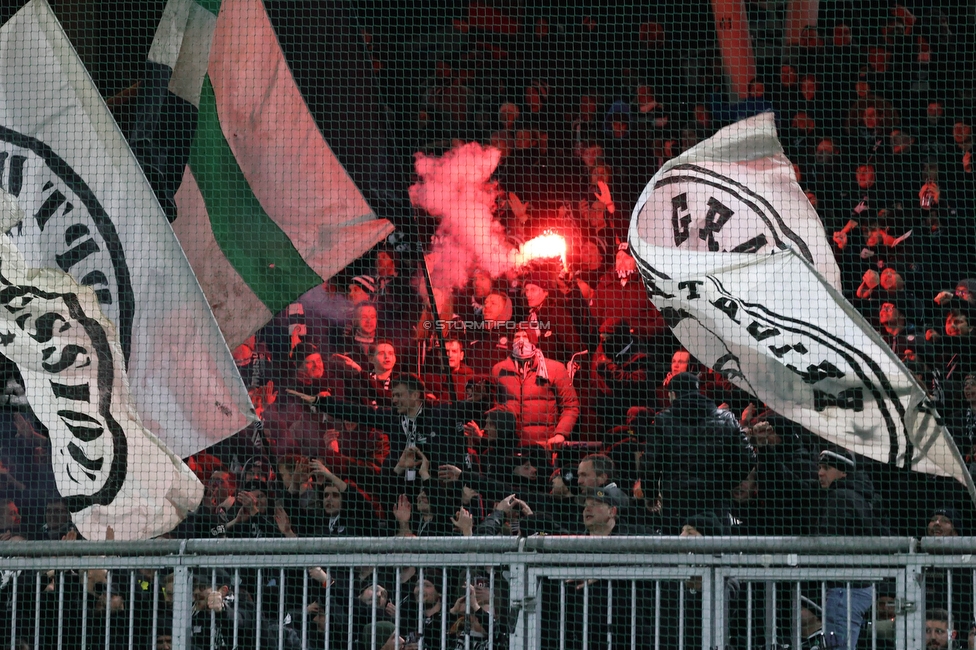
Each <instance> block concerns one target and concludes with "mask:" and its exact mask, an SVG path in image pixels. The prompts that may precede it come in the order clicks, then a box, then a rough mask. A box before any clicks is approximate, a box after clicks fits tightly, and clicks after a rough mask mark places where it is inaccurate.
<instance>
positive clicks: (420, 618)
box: [417, 567, 424, 650]
mask: <svg viewBox="0 0 976 650" xmlns="http://www.w3.org/2000/svg"><path fill="white" fill-rule="evenodd" d="M417 588H418V589H420V595H419V597H418V598H417V634H418V635H419V636H420V638H419V639H418V640H417V650H424V567H420V569H418V571H417Z"/></svg>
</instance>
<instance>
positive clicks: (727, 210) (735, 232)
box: [630, 116, 976, 498]
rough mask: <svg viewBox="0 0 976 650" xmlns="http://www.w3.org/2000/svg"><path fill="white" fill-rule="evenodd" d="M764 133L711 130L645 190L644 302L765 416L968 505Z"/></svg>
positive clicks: (938, 436)
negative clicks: (942, 480)
mask: <svg viewBox="0 0 976 650" xmlns="http://www.w3.org/2000/svg"><path fill="white" fill-rule="evenodd" d="M770 127H771V122H769V121H768V116H759V117H757V118H751V119H749V120H744V121H743V122H740V123H738V124H735V125H733V126H732V127H728V128H727V129H723V130H722V131H719V132H718V133H717V134H716V135H715V136H713V138H711V139H710V140H708V141H706V142H703V143H701V144H700V145H699V146H698V147H696V148H695V149H693V150H690V151H689V152H686V153H685V154H684V155H683V156H681V157H680V159H676V160H674V161H672V162H671V163H670V164H669V165H667V166H665V167H664V168H662V169H661V171H660V172H659V173H658V174H656V175H655V176H654V178H653V179H652V180H651V182H650V184H649V185H648V187H647V189H645V191H644V194H643V195H642V201H641V204H640V205H638V207H637V208H636V209H635V211H634V215H633V219H632V221H631V226H630V247H631V251H632V253H633V254H634V257H635V258H636V260H637V262H638V268H639V270H640V272H641V275H642V277H643V279H644V282H645V286H646V288H647V292H648V296H649V297H650V299H651V301H652V302H653V303H654V305H655V306H656V307H657V308H658V309H659V310H661V313H662V315H663V316H664V318H665V319H666V320H667V322H668V324H669V326H670V327H671V328H672V330H673V331H674V333H675V336H677V338H678V340H679V341H681V343H682V344H683V345H684V346H685V347H686V348H687V349H688V350H689V351H690V352H691V354H693V355H694V356H695V357H696V358H698V359H699V360H700V361H701V362H702V363H704V364H706V365H707V366H708V367H710V368H712V369H714V370H715V371H717V372H719V373H721V374H722V376H723V377H725V378H726V379H727V380H729V381H730V382H731V383H732V384H734V385H735V386H737V387H739V388H741V389H743V390H745V391H748V392H749V393H751V394H752V395H754V396H756V397H757V398H758V399H760V400H762V401H763V402H764V403H765V404H767V405H768V406H769V407H770V408H771V409H773V410H774V411H775V412H777V413H779V414H781V415H783V416H784V417H786V418H788V419H790V420H792V421H794V422H797V423H799V424H801V425H803V426H804V427H806V428H807V429H809V430H810V431H812V432H814V433H815V434H817V435H818V436H820V437H822V438H824V439H826V440H829V441H831V442H833V443H835V444H837V445H840V446H841V447H844V448H846V449H850V450H852V451H854V452H856V453H858V454H861V455H863V456H866V457H868V458H872V459H874V460H877V461H880V462H884V463H889V464H892V465H897V466H899V467H903V468H910V469H912V470H915V471H919V472H924V473H928V474H935V475H939V476H949V477H953V478H955V479H957V480H958V481H960V482H961V483H963V484H964V485H966V486H967V487H968V488H969V491H970V494H971V495H973V496H974V498H976V489H974V486H973V482H972V478H971V477H970V475H969V472H968V471H967V470H966V467H965V464H964V463H963V459H962V457H961V456H960V454H959V451H958V450H957V449H956V446H955V444H954V443H953V441H952V439H951V437H950V435H949V433H948V431H947V430H946V428H945V426H944V425H943V423H942V421H941V419H940V417H939V415H938V413H937V412H936V411H935V409H934V408H933V407H932V405H931V404H930V403H929V401H928V400H927V398H926V394H925V391H924V390H923V389H922V387H921V386H920V385H919V384H918V383H917V382H916V380H915V378H914V377H913V376H912V374H911V373H910V372H909V371H908V369H907V368H905V366H904V365H903V364H902V363H901V361H899V359H898V358H897V356H895V354H894V353H893V352H892V351H891V350H890V348H888V346H887V345H885V343H884V341H883V340H882V339H881V337H880V336H879V335H878V333H877V332H876V331H875V330H874V329H873V328H872V327H871V326H870V324H868V323H867V322H866V321H865V320H864V319H863V318H862V317H861V316H860V315H859V314H858V313H857V311H856V310H855V309H854V308H853V307H852V306H851V305H850V304H849V303H848V302H847V300H846V299H845V298H844V297H843V295H842V294H841V292H840V291H839V289H838V288H837V286H838V284H837V277H838V274H837V266H836V264H835V263H834V261H833V258H832V257H831V256H830V251H829V248H827V246H826V243H825V239H826V237H825V235H824V232H823V227H822V226H821V224H820V222H819V219H818V218H817V216H816V213H815V212H814V211H813V209H812V207H811V206H810V205H809V202H808V201H807V200H806V198H805V197H804V196H803V195H802V193H799V194H798V191H799V187H798V186H797V185H796V182H795V180H794V179H793V175H792V168H791V166H790V165H789V161H788V160H786V158H785V157H783V156H782V152H781V150H780V149H779V146H778V144H776V145H775V146H773V145H772V143H771V142H770V140H769V138H774V139H775V131H774V130H770ZM695 150H697V151H698V152H699V157H697V158H696V156H695V154H694V152H695ZM743 242H752V243H750V244H749V245H748V246H743V245H741V244H742V243H743ZM726 251H729V252H726ZM731 251H739V252H731Z"/></svg>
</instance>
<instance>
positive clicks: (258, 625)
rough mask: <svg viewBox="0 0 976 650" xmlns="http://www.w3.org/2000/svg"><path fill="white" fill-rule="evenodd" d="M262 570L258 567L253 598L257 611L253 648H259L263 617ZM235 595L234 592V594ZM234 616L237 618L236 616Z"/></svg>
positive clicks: (256, 649) (258, 649) (259, 649)
mask: <svg viewBox="0 0 976 650" xmlns="http://www.w3.org/2000/svg"><path fill="white" fill-rule="evenodd" d="M263 587H264V570H263V569H258V584H257V592H258V593H257V595H256V596H255V598H254V601H255V606H256V607H257V610H258V613H257V616H255V617H254V618H255V621H254V625H255V628H256V629H255V634H254V650H261V620H262V619H263V618H264V604H263V602H262V599H263V597H264V589H263ZM235 595H236V594H235ZM234 618H237V617H236V616H235V617H234Z"/></svg>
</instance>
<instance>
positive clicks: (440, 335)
mask: <svg viewBox="0 0 976 650" xmlns="http://www.w3.org/2000/svg"><path fill="white" fill-rule="evenodd" d="M414 221H415V222H416V217H415V218H414ZM416 225H417V226H418V230H419V225H420V224H416ZM420 267H421V268H422V269H423V270H424V282H425V283H426V285H427V297H428V299H429V300H430V314H431V316H433V317H434V324H433V325H434V331H436V332H437V342H438V343H439V344H440V347H441V353H440V354H439V355H437V359H438V361H439V362H440V363H441V365H442V367H443V369H444V370H445V371H446V373H447V396H448V398H449V399H450V400H451V403H452V404H454V403H456V402H457V389H456V388H455V386H454V372H453V371H452V370H451V363H450V361H448V358H447V345H445V341H444V330H443V329H442V328H441V326H440V322H441V316H440V314H439V313H438V311H437V301H436V300H434V285H433V284H432V283H431V281H430V267H428V266H427V256H426V255H424V254H423V252H421V253H420Z"/></svg>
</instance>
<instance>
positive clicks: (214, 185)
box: [151, 0, 393, 345]
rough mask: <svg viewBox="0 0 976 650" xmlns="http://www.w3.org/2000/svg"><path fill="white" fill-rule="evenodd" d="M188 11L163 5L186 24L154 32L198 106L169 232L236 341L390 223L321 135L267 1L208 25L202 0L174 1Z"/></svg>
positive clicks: (176, 79) (226, 9) (228, 9)
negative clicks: (176, 53) (204, 60)
mask: <svg viewBox="0 0 976 650" xmlns="http://www.w3.org/2000/svg"><path fill="white" fill-rule="evenodd" d="M187 4H189V5H191V6H190V8H189V9H187V10H186V11H185V12H176V11H175V10H174V11H172V12H170V7H168V8H167V12H168V14H169V13H174V14H178V15H180V16H182V15H184V14H185V15H186V22H185V27H184V28H183V29H171V28H169V29H161V30H158V31H157V37H156V40H155V41H154V45H153V51H156V52H158V53H159V56H158V61H157V63H162V64H164V65H165V63H166V59H167V57H168V58H169V60H172V53H173V52H174V51H175V50H176V49H177V48H176V46H175V45H167V46H164V45H163V44H164V42H176V41H179V43H180V45H179V51H180V54H179V56H178V57H176V60H175V63H174V64H173V67H172V79H171V80H170V83H169V89H170V91H171V92H174V93H177V94H179V96H180V97H182V98H183V99H184V100H185V101H187V102H190V103H191V104H194V105H195V106H197V107H198V109H199V111H198V115H197V131H196V136H195V138H194V140H193V144H192V147H191V149H190V156H189V165H188V168H187V169H186V171H185V173H184V177H183V183H182V185H181V186H180V189H179V191H178V192H177V194H176V205H177V218H176V221H175V222H174V224H173V227H174V229H175V230H176V233H177V236H178V237H179V239H180V243H181V244H182V245H183V248H184V250H185V251H186V254H187V257H188V258H189V260H190V264H191V265H192V266H193V268H194V270H195V272H196V274H197V277H198V278H199V279H200V283H201V285H202V286H203V290H204V292H205V293H206V294H207V297H208V298H209V300H210V304H211V307H212V308H213V310H214V314H215V316H216V318H217V322H218V323H219V324H220V327H221V330H222V331H223V333H224V335H225V337H226V338H227V341H228V342H229V343H230V344H231V345H236V344H237V343H239V342H241V341H243V340H244V339H245V338H246V337H247V336H249V335H251V334H253V333H254V332H255V331H256V330H257V329H258V328H259V327H261V326H262V325H264V324H265V323H266V322H267V321H268V320H270V319H271V316H272V315H273V314H275V313H277V312H278V311H280V310H281V309H283V308H284V307H285V306H287V305H288V304H289V303H291V302H292V301H294V300H295V299H296V298H297V297H298V296H299V295H301V294H302V293H304V292H305V291H307V290H308V289H310V288H311V287H313V286H315V285H316V284H318V283H320V282H322V281H323V280H324V279H328V278H330V277H332V276H333V275H335V274H336V273H337V272H339V271H340V270H342V269H343V268H344V267H345V266H346V265H348V264H349V263H350V262H352V261H353V260H355V259H356V258H358V257H360V256H361V255H362V254H363V253H365V252H366V251H368V250H369V249H370V248H372V247H373V246H374V245H375V244H376V243H377V242H379V241H381V240H382V239H383V238H385V237H386V236H387V235H389V234H390V233H391V232H392V231H393V225H392V224H391V223H390V222H389V221H386V220H384V219H377V218H376V215H375V214H374V213H373V211H372V209H371V208H370V206H369V205H368V204H367V203H366V200H365V198H364V197H363V194H362V193H361V192H360V190H359V188H357V187H356V185H355V183H354V182H353V181H352V179H351V178H350V177H349V174H348V173H347V172H346V170H345V169H344V168H343V166H342V165H341V163H340V162H339V161H338V159H337V158H336V156H335V155H334V154H333V152H332V150H331V149H330V147H329V145H328V143H327V142H326V141H325V139H324V138H323V136H322V134H321V132H320V131H319V129H318V127H317V126H316V124H315V121H314V119H313V117H312V115H311V113H310V112H309V110H308V107H307V106H306V103H305V100H304V99H303V97H302V95H301V92H300V90H299V88H298V86H297V85H296V84H295V80H294V78H293V76H292V74H291V71H290V70H289V68H288V64H287V62H286V61H285V58H284V55H283V53H282V51H281V47H280V46H279V44H278V40H277V36H276V35H275V32H274V29H273V27H272V25H271V22H270V20H269V19H268V15H267V12H266V11H265V9H264V5H263V3H262V2H261V0H235V1H234V2H228V3H225V4H224V5H223V6H222V7H221V9H220V12H219V14H217V17H216V21H215V23H214V24H213V26H212V28H208V27H207V25H208V24H209V23H208V18H207V12H206V10H204V9H201V8H200V6H199V5H196V4H195V3H192V2H190V1H189V0H171V2H170V5H174V6H175V5H187ZM177 22H178V21H177ZM178 24H179V23H178ZM163 27H164V25H161V28H163ZM151 53H152V52H151ZM207 56H209V64H208V65H206V66H204V65H200V58H201V57H207ZM194 60H196V63H195V64H191V61H194ZM204 70H206V75H205V76H204V75H203V72H204Z"/></svg>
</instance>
